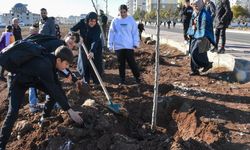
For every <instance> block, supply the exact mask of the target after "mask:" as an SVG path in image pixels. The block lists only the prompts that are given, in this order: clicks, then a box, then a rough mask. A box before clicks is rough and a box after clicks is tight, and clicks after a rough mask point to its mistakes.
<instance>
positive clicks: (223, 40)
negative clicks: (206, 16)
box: [215, 28, 226, 47]
mask: <svg viewBox="0 0 250 150" xmlns="http://www.w3.org/2000/svg"><path fill="white" fill-rule="evenodd" d="M220 36H221V47H225V44H226V28H220V29H218V28H216V30H215V38H216V41H215V44H216V47H218V44H219V40H220Z"/></svg>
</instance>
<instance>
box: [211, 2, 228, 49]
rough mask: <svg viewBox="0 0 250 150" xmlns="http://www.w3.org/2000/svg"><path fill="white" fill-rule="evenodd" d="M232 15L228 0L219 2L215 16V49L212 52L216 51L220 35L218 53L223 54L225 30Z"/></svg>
mask: <svg viewBox="0 0 250 150" xmlns="http://www.w3.org/2000/svg"><path fill="white" fill-rule="evenodd" d="M231 17H232V13H231V8H230V2H229V0H219V2H218V4H217V11H216V16H215V28H216V30H215V39H216V41H215V47H214V49H213V51H218V44H219V40H220V35H221V48H220V49H219V51H218V53H225V44H226V28H228V25H229V24H230V21H231V19H230V18H231Z"/></svg>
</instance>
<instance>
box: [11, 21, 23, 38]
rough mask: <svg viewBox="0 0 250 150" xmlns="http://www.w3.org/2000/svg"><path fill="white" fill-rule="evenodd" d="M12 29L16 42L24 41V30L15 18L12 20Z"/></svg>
mask: <svg viewBox="0 0 250 150" xmlns="http://www.w3.org/2000/svg"><path fill="white" fill-rule="evenodd" d="M12 28H13V31H12V32H13V35H14V37H15V41H17V40H22V39H23V37H22V30H21V28H20V26H19V22H18V18H13V19H12Z"/></svg>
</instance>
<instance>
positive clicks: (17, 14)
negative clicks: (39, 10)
mask: <svg viewBox="0 0 250 150" xmlns="http://www.w3.org/2000/svg"><path fill="white" fill-rule="evenodd" d="M13 18H18V19H19V23H20V25H32V24H33V23H35V22H37V21H39V20H40V14H35V13H32V12H30V11H29V10H28V9H27V5H26V4H22V3H17V4H15V5H14V7H12V9H11V10H10V12H9V13H3V14H2V16H1V21H2V23H3V24H6V25H8V24H11V21H12V19H13Z"/></svg>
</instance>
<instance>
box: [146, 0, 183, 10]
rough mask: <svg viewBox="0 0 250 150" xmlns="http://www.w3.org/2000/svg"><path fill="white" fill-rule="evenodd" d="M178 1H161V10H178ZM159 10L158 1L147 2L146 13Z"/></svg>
mask: <svg viewBox="0 0 250 150" xmlns="http://www.w3.org/2000/svg"><path fill="white" fill-rule="evenodd" d="M177 5H178V0H161V4H160V9H171V10H175V9H177ZM156 9H157V0H146V11H148V12H150V11H152V10H156Z"/></svg>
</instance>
